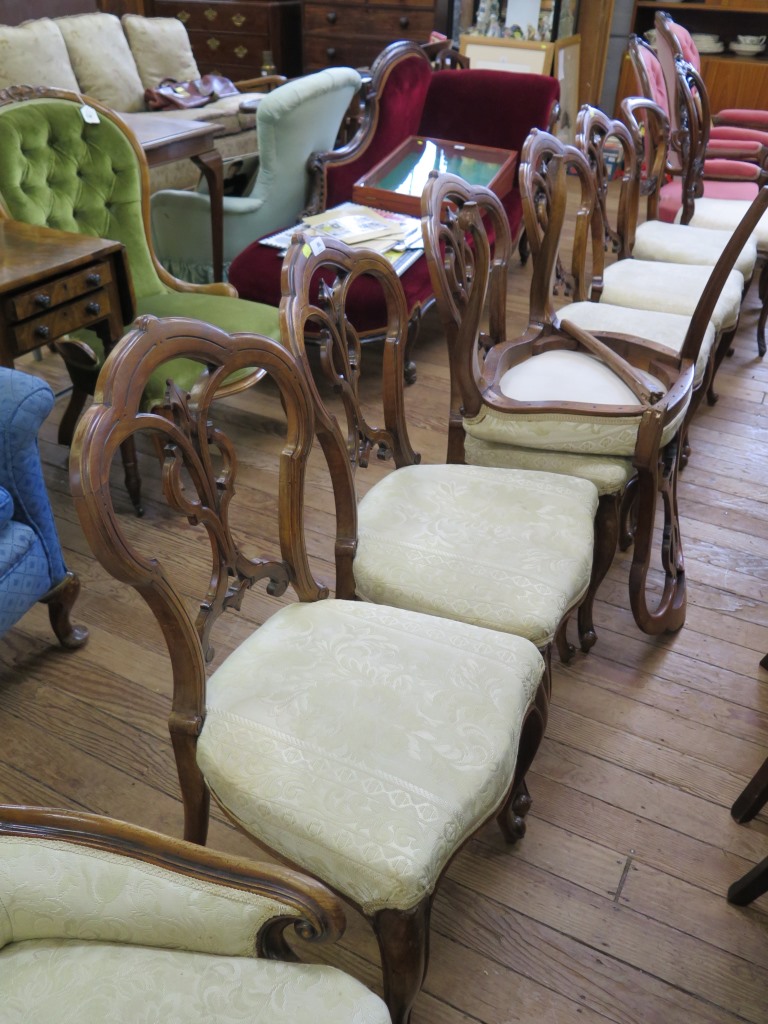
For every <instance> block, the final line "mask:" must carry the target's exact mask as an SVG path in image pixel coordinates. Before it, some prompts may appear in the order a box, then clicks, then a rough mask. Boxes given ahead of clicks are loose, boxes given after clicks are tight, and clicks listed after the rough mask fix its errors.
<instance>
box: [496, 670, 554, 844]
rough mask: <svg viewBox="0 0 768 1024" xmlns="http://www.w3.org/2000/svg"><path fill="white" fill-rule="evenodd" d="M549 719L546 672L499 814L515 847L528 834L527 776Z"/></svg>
mask: <svg viewBox="0 0 768 1024" xmlns="http://www.w3.org/2000/svg"><path fill="white" fill-rule="evenodd" d="M548 717H549V683H548V681H547V677H546V673H545V676H544V678H543V679H542V681H541V684H540V685H539V688H538V690H537V692H536V700H535V702H534V704H533V707H532V708H531V709H530V711H529V712H528V715H527V717H526V719H525V722H524V723H523V727H522V730H521V732H520V745H519V747H518V752H517V767H516V769H515V779H514V782H513V783H512V787H511V788H510V791H509V795H508V797H507V799H506V801H505V803H504V805H503V806H502V808H501V810H500V811H499V813H498V814H497V815H496V822H497V824H498V826H499V828H500V829H501V833H502V835H503V836H504V838H505V840H506V841H507V842H508V843H509V844H510V845H512V844H514V843H516V842H517V841H518V839H522V838H523V836H524V835H525V829H526V825H525V816H526V814H527V813H528V811H529V810H530V809H531V802H532V801H531V796H530V794H529V792H528V786H527V785H526V782H525V776H526V775H527V774H528V769H529V768H530V767H531V762H532V761H533V758H534V756H535V755H536V751H537V750H538V749H539V744H540V743H541V740H542V737H543V736H544V730H545V728H546V726H547V718H548Z"/></svg>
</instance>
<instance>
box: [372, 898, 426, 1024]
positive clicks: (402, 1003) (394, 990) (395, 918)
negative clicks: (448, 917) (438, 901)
mask: <svg viewBox="0 0 768 1024" xmlns="http://www.w3.org/2000/svg"><path fill="white" fill-rule="evenodd" d="M431 911H432V897H431V896H427V897H426V898H425V899H423V900H422V901H421V903H419V904H418V906H416V907H414V908H413V910H379V911H378V912H377V913H376V914H374V915H373V918H372V921H371V923H372V925H373V930H374V933H375V935H376V939H377V941H378V943H379V952H380V953H381V970H382V974H383V976H384V1002H385V1003H386V1004H387V1007H388V1008H389V1012H390V1015H391V1017H392V1024H409V1021H410V1019H411V1009H412V1008H413V1004H414V1002H415V1000H416V996H417V995H418V994H419V992H420V990H421V986H422V985H423V984H424V977H425V975H426V973H427V965H428V963H429V919H430V914H431Z"/></svg>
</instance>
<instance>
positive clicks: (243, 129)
mask: <svg viewBox="0 0 768 1024" xmlns="http://www.w3.org/2000/svg"><path fill="white" fill-rule="evenodd" d="M199 77H200V72H199V70H198V67H197V64H196V63H195V58H194V55H193V53H192V47H191V45H190V42H189V37H188V35H187V30H186V29H185V28H184V26H183V24H182V23H181V22H180V21H178V20H177V19H176V18H144V17H141V16H139V15H135V14H126V15H124V16H123V19H122V22H121V20H120V19H119V18H117V17H115V15H114V14H103V13H94V14H76V15H71V16H69V17H64V18H37V19H34V20H32V21H25V22H24V23H23V24H21V25H14V26H11V25H0V88H6V87H7V86H10V85H22V84H23V85H45V86H54V87H59V88H63V89H72V90H74V91H75V92H81V93H84V94H85V95H87V96H92V97H93V98H94V99H97V100H100V101H101V102H102V103H104V104H105V105H106V106H108V107H111V108H112V109H113V110H115V111H117V112H119V113H130V114H137V113H139V114H141V115H142V116H144V117H147V118H153V119H156V120H158V121H159V122H160V123H162V121H163V120H164V119H167V118H177V119H178V118H184V119H194V120H198V121H212V122H215V123H216V124H217V125H219V126H220V127H221V129H222V132H221V134H220V135H219V136H218V137H217V139H216V147H217V149H219V151H220V152H221V154H222V157H223V158H224V160H225V162H233V161H236V160H240V159H243V158H246V157H252V156H253V155H255V153H256V107H257V106H258V100H259V99H260V97H261V95H262V94H259V93H246V94H239V95H237V96H229V97H226V98H224V99H220V100H216V101H215V102H213V103H210V104H207V105H206V106H204V107H197V108H194V109H192V110H173V111H148V110H147V108H146V104H145V102H144V90H145V89H147V88H152V87H154V86H156V85H158V83H159V82H160V81H162V79H164V78H174V79H176V80H177V81H180V82H185V81H189V80H190V79H195V78H199ZM246 98H247V99H248V100H249V104H248V105H249V108H250V109H249V110H241V109H240V104H241V103H242V102H243V100H244V99H246ZM251 100H255V102H253V103H252V102H250V101H251ZM198 176H199V175H198V172H197V170H196V169H195V167H194V165H193V164H192V163H191V162H190V161H189V160H184V161H180V162H179V163H175V164H168V165H165V166H160V167H155V168H152V174H151V180H152V189H153V191H154V190H155V189H157V188H164V187H173V188H185V187H190V186H192V185H194V184H195V183H196V181H197V179H198Z"/></svg>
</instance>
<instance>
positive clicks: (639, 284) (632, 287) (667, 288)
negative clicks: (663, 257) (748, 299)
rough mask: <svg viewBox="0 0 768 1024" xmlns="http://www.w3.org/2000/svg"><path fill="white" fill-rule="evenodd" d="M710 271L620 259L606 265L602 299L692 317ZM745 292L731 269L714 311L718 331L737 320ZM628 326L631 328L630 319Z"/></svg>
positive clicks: (706, 268)
mask: <svg viewBox="0 0 768 1024" xmlns="http://www.w3.org/2000/svg"><path fill="white" fill-rule="evenodd" d="M737 223H738V221H737ZM711 273H712V268H711V267H705V266H695V265H691V264H688V265H685V264H680V263H656V262H646V261H644V260H634V259H627V260H619V261H618V262H616V263H612V264H611V266H609V267H606V268H605V274H604V277H603V281H604V286H603V290H602V292H601V293H600V301H601V302H607V303H609V304H611V305H613V306H627V307H629V308H630V309H651V310H655V311H657V312H659V313H680V314H682V315H684V316H688V317H690V316H692V315H693V312H694V310H695V309H696V306H697V304H698V302H699V299H700V298H701V295H702V293H703V291H704V289H705V288H706V286H707V282H708V281H709V278H710V275H711ZM743 293H744V278H743V277H742V275H741V274H740V273H739V272H738V271H737V270H732V271H731V272H730V274H729V275H728V280H727V281H726V283H725V285H724V287H723V289H722V292H721V293H720V297H719V298H718V300H717V303H716V305H715V308H714V310H713V311H712V317H711V322H712V323H713V325H714V327H715V330H716V331H717V332H718V333H720V332H722V331H724V330H729V329H731V328H734V327H735V326H736V324H737V323H738V320H739V313H740V311H741V299H742V296H743ZM630 316H631V314H630ZM627 327H628V330H631V327H630V322H629V320H628V324H627Z"/></svg>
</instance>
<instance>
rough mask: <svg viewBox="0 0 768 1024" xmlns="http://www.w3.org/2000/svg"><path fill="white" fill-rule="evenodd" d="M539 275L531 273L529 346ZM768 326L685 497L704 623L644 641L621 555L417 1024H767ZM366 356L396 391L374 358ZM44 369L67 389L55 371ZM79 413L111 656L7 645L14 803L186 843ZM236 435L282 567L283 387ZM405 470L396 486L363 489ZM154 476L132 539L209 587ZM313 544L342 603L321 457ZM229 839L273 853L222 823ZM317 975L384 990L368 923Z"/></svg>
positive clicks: (724, 397) (415, 391)
mask: <svg viewBox="0 0 768 1024" xmlns="http://www.w3.org/2000/svg"><path fill="white" fill-rule="evenodd" d="M528 273H529V272H528V271H527V270H521V269H520V268H514V269H513V270H512V272H511V275H510V280H511V283H512V291H511V295H510V299H509V311H510V320H511V322H513V323H517V325H518V326H520V325H521V324H522V322H523V318H524V311H525V293H526V288H527V280H528ZM757 308H758V306H757V298H756V294H755V291H754V289H753V291H752V292H751V293H750V295H749V296H748V298H747V300H746V303H745V312H744V315H743V317H742V326H741V328H740V330H739V333H738V335H737V338H736V342H735V351H734V354H733V356H732V358H730V359H727V360H726V361H725V362H724V364H723V367H722V370H721V373H720V375H719V378H718V382H717V389H718V392H719V394H720V399H719V401H718V403H717V404H716V405H715V406H713V407H710V406H707V405H704V406H703V407H702V408H701V409H700V411H699V414H698V417H697V419H696V421H695V423H694V426H693V429H692V432H691V442H692V448H693V454H692V457H691V460H690V464H689V465H688V467H687V468H686V470H685V472H684V474H683V475H682V479H681V483H680V489H679V496H680V505H681V513H682V531H683V539H684V543H685V551H686V562H687V568H688V580H689V606H688V620H687V623H686V626H685V628H684V629H683V630H682V631H681V632H680V633H679V634H677V635H675V636H665V637H655V638H654V637H647V636H644V635H643V634H641V633H640V632H639V631H638V630H637V627H636V626H635V624H634V621H633V619H632V616H631V614H630V612H629V610H628V603H627V579H628V572H629V564H630V554H628V553H625V554H620V555H619V556H617V558H616V561H615V563H614V565H613V567H612V568H611V570H610V572H609V574H608V578H607V579H606V581H605V584H604V586H603V588H602V590H601V593H600V595H599V598H598V601H597V604H596V608H595V623H596V627H597V631H598V638H599V639H598V643H597V645H596V646H595V647H594V649H593V650H592V651H591V652H590V654H589V655H588V656H584V655H582V654H581V653H577V655H576V656H575V658H574V660H573V662H572V663H571V664H570V665H568V666H563V665H561V664H559V662H557V661H556V662H555V665H554V690H553V706H552V712H551V716H550V721H549V724H548V729H547V734H546V736H545V739H544V741H543V743H542V746H541V749H540V751H539V754H538V756H537V758H536V760H535V762H534V765H533V768H532V770H531V772H530V775H529V781H530V789H531V793H532V796H533V799H534V803H533V809H532V811H531V813H530V815H529V818H528V832H527V835H526V837H525V838H524V839H523V840H522V841H521V842H520V843H519V844H518V845H517V847H515V848H514V849H512V850H510V849H507V848H506V847H505V845H504V843H503V842H502V840H501V837H500V836H499V835H498V834H497V832H496V831H495V829H494V828H493V827H491V826H487V827H486V828H485V829H483V830H482V832H481V833H480V834H479V835H478V836H477V837H476V838H475V839H474V840H472V842H470V843H469V844H468V845H467V847H466V848H465V849H464V850H463V851H462V852H461V854H460V855H459V856H458V857H457V858H456V859H455V861H454V862H453V864H452V865H451V867H450V869H449V871H448V874H447V878H446V880H445V884H444V885H443V887H442V889H441V890H440V892H439V893H438V896H437V898H436V900H435V907H434V919H433V932H434V941H433V945H432V959H431V966H430V970H429V974H428V977H427V981H426V986H425V990H424V992H423V993H422V994H421V995H420V996H419V999H418V1001H417V1004H416V1010H415V1014H414V1022H415V1024H507V1022H517V1021H521V1022H522V1021H524V1022H531V1024H534V1022H535V1024H566V1022H570V1021H578V1022H580V1024H604V1022H614V1024H656V1022H658V1024H733V1022H737V1021H748V1022H751V1024H768V1005H767V1004H768V999H767V994H768V897H764V898H762V899H761V900H758V901H757V902H756V903H754V904H753V905H752V906H751V907H749V908H744V909H740V908H734V907H730V906H729V905H728V904H727V903H726V900H725V891H726V889H727V887H728V885H729V884H730V882H731V881H732V880H734V879H735V878H737V877H738V876H739V875H741V874H742V873H744V872H745V871H746V870H748V869H749V868H750V867H751V866H752V865H753V864H755V863H756V862H757V861H759V860H761V859H762V858H763V857H764V856H766V855H768V813H766V812H763V813H761V814H760V815H759V816H758V818H757V819H756V820H755V821H754V822H752V823H750V824H748V825H742V826H739V825H736V824H735V823H734V822H733V821H732V819H731V818H730V815H729V807H730V804H731V803H732V801H733V800H734V799H735V797H736V796H737V795H738V793H739V792H740V790H741V789H742V787H743V786H744V784H745V783H746V781H747V779H748V778H749V777H750V776H751V774H752V773H753V772H754V771H755V770H756V769H757V767H758V766H759V765H760V764H761V763H762V761H763V759H764V758H765V757H766V755H768V673H766V672H765V670H762V669H760V668H759V660H760V658H761V657H762V656H763V655H764V654H765V653H766V651H768V603H767V600H766V599H767V597H768V459H767V458H766V441H768V402H767V401H766V396H767V395H768V361H766V362H763V361H760V360H759V359H758V358H757V349H756V344H755V337H754V332H755V322H756V313H757ZM417 359H418V366H419V377H418V380H417V382H416V384H415V385H414V386H413V387H412V388H410V389H409V390H408V394H407V408H408V414H409V420H410V423H411V429H412V434H413V440H414V446H415V447H416V448H417V450H420V451H421V452H422V455H423V458H424V461H425V462H438V461H442V460H443V459H444V455H445V440H446V430H445V420H446V411H447V367H446V360H445V351H444V347H443V343H442V339H441V337H440V331H439V328H438V324H437V320H436V318H435V317H434V316H433V315H428V316H427V318H426V320H425V323H424V327H423V330H422V335H421V339H420V343H419V347H418V349H417ZM368 361H370V365H371V369H370V371H369V376H370V381H371V384H370V387H371V389H372V391H373V390H375V389H374V388H373V382H374V381H375V370H376V366H377V365H378V356H377V354H376V353H375V352H370V353H366V365H368ZM23 366H24V368H25V369H27V370H29V371H30V372H32V373H36V374H40V375H42V376H44V377H45V378H46V379H48V380H49V381H50V382H51V384H52V386H53V387H54V389H55V390H57V389H63V388H65V387H66V384H67V376H66V373H65V372H64V371H63V369H62V366H61V363H60V362H59V360H58V358H57V357H56V356H55V355H50V354H46V356H45V358H44V359H43V361H42V362H33V361H32V360H31V359H27V360H25V361H24V363H23ZM257 391H258V389H257ZM66 400H67V399H66V396H62V397H60V398H59V399H58V400H57V403H56V407H55V411H54V414H53V415H52V417H51V419H50V420H49V421H48V422H47V423H46V424H45V426H44V428H43V432H42V438H41V451H42V456H43V460H44V468H45V474H46V482H47V484H48V487H49V491H50V494H51V497H52V502H53V506H54V511H55V514H56V519H57V524H58V526H59V530H60V534H61V537H62V542H63V545H64V548H65V555H66V559H67V561H68V563H69V565H70V566H71V567H72V568H73V569H75V570H76V571H77V572H78V573H79V575H80V576H81V579H82V583H83V590H82V594H81V597H80V600H79V601H78V604H77V618H78V620H79V621H83V622H85V623H87V624H88V626H89V627H90V629H91V639H90V641H89V644H88V645H87V646H86V647H85V648H84V649H83V650H81V651H79V652H75V653H66V652H63V651H61V650H59V649H58V648H57V647H56V645H55V644H54V642H53V638H52V635H51V632H50V628H49V626H48V621H47V616H46V614H45V611H44V609H42V608H40V607H38V608H35V609H33V610H32V611H31V612H30V613H29V614H28V615H27V616H25V618H24V619H23V620H22V621H21V622H20V623H19V625H18V626H17V628H15V629H14V630H12V631H11V632H10V633H9V634H8V635H7V636H6V637H5V638H4V639H3V643H2V645H0V672H1V674H0V734H1V735H2V737H3V743H2V748H0V799H1V800H3V801H8V802H30V803H36V804H41V803H44V804H57V805H63V806H69V807H79V808H87V809H90V810H94V811H99V812H103V813H108V814H112V815H114V816H116V817H122V818H126V819H129V820H132V821H136V822H138V823H141V824H144V825H149V826H152V827H155V828H159V829H162V830H164V831H168V832H172V833H175V834H178V833H179V831H180V828H181V810H180V804H179V800H178V790H177V783H176V778H175V772H174V767H173V757H172V754H171V748H170V742H169V739H168V735H167V729H166V724H165V723H166V717H167V714H168V710H169V695H170V678H169V672H168V663H167V656H166V653H165V647H164V641H163V638H162V635H161V634H160V631H159V629H158V628H157V627H156V625H155V624H154V621H153V619H152V616H151V615H150V613H149V611H148V609H147V608H146V606H145V605H144V604H143V602H142V601H141V599H140V598H138V597H137V595H136V594H134V593H133V592H132V591H130V590H128V589H127V588H125V587H123V586H122V585H120V584H118V583H116V582H115V581H113V580H112V579H111V578H110V577H109V576H107V574H106V573H105V572H104V571H103V570H102V569H101V567H100V566H99V565H98V564H97V563H96V562H95V561H94V560H93V558H92V557H91V555H90V552H89V550H88V546H87V544H86V542H85V540H84V537H83V535H82V531H81V529H80V526H79V523H78V520H77V516H76V514H75V511H74V507H73V505H72V501H71V498H70V496H69V491H68V475H67V455H66V452H65V451H64V449H62V448H60V447H59V446H58V445H57V444H56V441H55V437H56V426H57V423H58V419H59V417H60V416H61V414H62V412H63V409H64V407H65V405H66ZM221 416H222V422H223V423H224V424H226V426H227V429H228V430H230V432H231V434H232V436H233V438H234V439H235V441H236V444H237V446H238V449H239V453H240V457H241V469H242V473H243V480H242V485H241V487H240V488H239V491H238V496H237V499H236V502H235V509H234V516H235V521H236V522H237V523H238V525H239V526H241V527H242V529H243V530H244V531H245V533H246V534H247V536H248V541H249V543H252V544H253V545H254V548H256V547H259V549H260V547H261V546H262V545H267V546H269V545H272V546H274V542H275V531H276V518H275V507H274V501H273V497H272V495H273V487H274V483H275V480H276V477H275V466H274V455H275V453H276V451H279V446H280V443H281V428H280V410H279V404H278V403H277V400H276V398H275V396H274V394H273V393H270V392H269V390H268V389H265V388H262V389H261V391H260V393H256V392H254V393H246V394H243V395H240V396H237V397H236V398H234V399H232V400H230V401H229V403H227V404H223V405H222V409H221ZM388 471H389V468H388V467H386V466H384V467H382V466H380V465H375V466H373V467H372V468H371V469H370V470H368V471H367V475H366V474H362V475H361V480H360V483H361V489H362V490H363V491H364V490H365V489H366V488H367V487H368V486H370V482H371V481H372V480H373V479H376V478H378V477H380V476H381V474H382V473H385V472H388ZM141 472H142V477H143V482H144V494H145V500H146V508H147V513H146V516H145V519H144V520H143V521H142V522H138V521H137V520H135V519H134V517H133V516H132V514H131V511H130V507H129V504H128V502H127V499H126V500H125V502H124V505H123V507H121V509H120V510H119V511H120V514H121V522H122V523H123V524H124V528H125V530H126V533H127V534H128V535H129V536H130V537H138V536H139V535H140V533H141V532H142V531H150V532H151V534H152V536H153V538H154V539H155V541H156V542H157V544H158V545H159V547H160V549H161V550H162V552H163V555H164V558H165V560H166V561H167V562H168V564H169V566H170V567H171V570H172V571H173V572H174V573H177V574H182V575H184V574H191V575H194V574H195V573H196V572H197V571H198V569H199V567H198V565H197V563H196V562H195V559H194V557H191V558H190V556H188V555H187V554H185V553H183V552H182V551H181V550H180V549H179V548H178V547H177V545H176V544H175V543H174V540H173V538H174V536H175V533H174V529H175V528H174V527H172V526H171V525H170V524H169V522H168V521H167V519H166V518H165V515H164V513H163V511H162V506H161V503H160V502H159V501H158V490H159V473H158V467H157V465H156V463H155V461H154V460H153V458H152V454H151V452H149V451H148V450H145V451H143V452H142V455H141ZM115 474H116V476H115V479H116V480H117V481H119V478H120V473H119V469H118V468H116V469H115ZM117 490H118V493H119V492H120V488H119V487H118V489H117ZM307 525H308V532H309V543H310V550H311V556H312V561H313V565H314V567H315V569H316V571H317V573H318V575H321V576H323V577H324V578H325V579H327V580H328V581H329V583H331V585H332V582H333V574H332V554H333V545H332V540H331V531H332V528H333V505H332V500H331V495H330V489H329V484H328V480H327V474H325V472H324V470H323V468H322V466H321V465H320V460H313V468H312V473H311V478H310V486H309V488H308V519H307ZM251 553H257V552H256V550H254V551H252V552H251ZM259 553H260V550H259ZM288 599H289V598H288V597H286V598H285V599H283V600H288ZM274 607H275V603H274V601H273V600H272V599H271V598H268V597H266V596H265V595H264V594H263V593H255V592H254V593H253V594H250V595H248V597H247V599H246V602H245V604H244V607H243V611H242V613H241V614H240V615H232V616H229V617H228V618H227V619H226V620H224V621H223V622H222V623H221V624H220V627H219V628H218V629H217V632H216V633H215V636H214V640H215V643H216V657H215V661H214V664H218V663H219V661H220V660H221V658H223V657H224V656H225V655H226V653H227V652H228V651H229V650H231V649H232V647H234V646H235V645H236V644H237V643H239V642H240V641H241V640H242V639H243V638H244V637H245V636H246V635H247V633H248V632H249V631H250V630H251V629H252V628H253V627H254V625H257V624H258V623H259V622H261V621H263V619H264V618H265V617H266V616H268V615H269V614H270V612H271V611H272V610H274ZM210 841H211V845H214V846H216V847H218V848H221V849H224V850H230V851H232V852H237V853H241V854H242V853H247V852H249V851H250V852H255V847H253V846H252V844H250V843H249V841H248V840H247V839H246V838H245V837H243V836H241V835H240V834H238V833H237V832H236V831H234V830H233V829H232V827H231V826H230V825H228V824H227V823H226V821H225V820H224V818H223V816H222V815H221V814H220V813H218V812H217V813H215V815H214V820H213V824H212V830H211V840H210ZM308 955H311V956H313V957H314V958H322V959H323V960H325V961H327V962H330V963H334V964H336V965H338V966H340V967H342V968H344V969H346V970H349V971H351V972H352V973H354V974H355V975H357V976H358V977H360V978H361V979H362V980H363V981H365V982H367V983H368V984H370V985H372V986H373V987H378V984H379V975H378V967H377V953H376V946H375V942H374V940H373V938H372V936H371V934H370V932H369V931H368V929H367V926H366V925H365V922H364V921H362V919H360V918H359V916H358V915H356V914H355V913H354V912H350V921H349V927H348V930H347V933H346V935H345V937H344V939H343V940H342V942H341V944H340V945H339V946H337V947H336V948H335V949H329V950H323V951H322V954H321V956H320V955H319V954H318V953H317V952H312V953H311V954H308ZM1 1017H2V1013H1V1011H0V1019H1Z"/></svg>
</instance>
